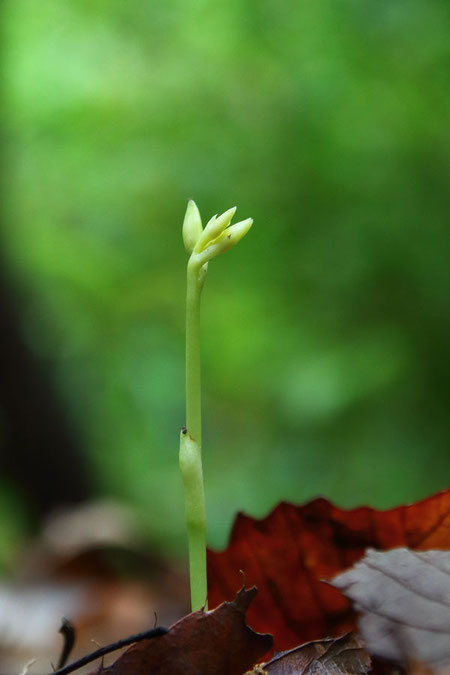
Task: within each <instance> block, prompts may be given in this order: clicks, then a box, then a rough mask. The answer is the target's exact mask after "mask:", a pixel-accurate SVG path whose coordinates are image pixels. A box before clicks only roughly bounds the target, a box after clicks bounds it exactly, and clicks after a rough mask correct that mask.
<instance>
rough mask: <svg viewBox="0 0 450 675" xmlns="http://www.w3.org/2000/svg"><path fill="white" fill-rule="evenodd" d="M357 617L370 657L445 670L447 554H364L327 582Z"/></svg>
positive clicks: (448, 653) (449, 608)
mask: <svg viewBox="0 0 450 675" xmlns="http://www.w3.org/2000/svg"><path fill="white" fill-rule="evenodd" d="M332 584H333V586H336V588H339V589H340V590H341V591H342V592H343V593H345V595H346V596H347V597H348V598H349V599H350V600H352V601H353V603H354V606H355V609H356V610H357V611H358V612H359V613H360V618H359V621H358V624H359V628H360V631H361V633H362V635H363V637H364V639H365V641H366V643H367V646H368V649H369V651H370V653H371V654H373V655H374V656H378V657H379V658H382V659H385V660H390V661H393V662H394V663H397V664H400V665H402V666H407V665H408V663H410V662H412V661H414V662H416V663H422V664H425V665H426V666H430V667H431V668H433V669H434V670H438V669H442V668H444V667H447V668H450V551H423V552H417V551H411V550H409V549H406V548H396V549H393V550H392V551H385V552H380V551H373V550H369V551H367V553H366V555H365V556H364V558H363V559H362V560H360V561H359V562H358V563H357V564H356V565H355V566H354V567H352V568H351V569H350V570H347V571H346V572H343V573H342V574H339V575H338V576H337V577H335V578H334V579H333V581H332Z"/></svg>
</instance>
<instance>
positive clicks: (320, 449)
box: [0, 0, 450, 555]
mask: <svg viewBox="0 0 450 675" xmlns="http://www.w3.org/2000/svg"><path fill="white" fill-rule="evenodd" d="M2 22H3V28H2V30H3V45H4V46H3V61H4V64H3V87H4V101H3V143H4V164H5V170H4V175H3V183H4V198H3V206H2V207H1V208H2V211H3V224H2V238H1V243H2V248H3V255H4V257H5V259H6V267H7V269H8V270H9V279H10V283H11V284H12V287H13V288H14V289H15V290H14V292H15V294H16V297H17V298H18V299H19V304H20V311H21V326H22V331H23V335H24V336H25V339H26V342H27V344H28V345H29V347H30V348H31V350H32V351H33V353H34V354H35V355H36V356H37V358H38V359H39V361H40V363H41V364H44V367H45V370H46V372H47V374H48V377H49V378H50V380H51V382H52V384H53V387H54V388H55V391H56V392H57V397H58V400H59V401H60V402H61V404H62V406H63V408H64V409H65V410H66V413H67V415H68V416H69V417H70V419H71V420H72V424H73V425H74V426H75V427H76V429H77V433H79V435H80V438H81V439H82V447H83V451H84V453H85V455H86V457H87V460H88V465H89V467H90V471H91V474H92V481H93V483H94V485H95V490H96V493H97V494H98V495H104V496H112V497H118V498H120V499H123V500H125V501H126V502H127V503H130V504H132V505H135V506H136V507H137V508H138V509H139V513H140V514H141V516H142V519H143V521H144V523H145V527H146V528H147V532H148V535H149V537H150V538H151V540H152V541H153V542H154V544H155V545H159V546H163V547H165V550H166V551H169V552H170V553H172V554H177V553H178V554H180V555H184V551H185V539H184V534H183V529H184V512H183V497H182V486H181V480H180V478H179V475H178V460H177V455H178V447H177V445H178V433H179V428H180V426H181V425H182V424H183V423H184V372H183V369H184V292H185V288H184V284H185V278H184V277H185V265H186V262H187V254H186V252H185V250H184V248H183V245H182V240H181V224H182V220H183V216H184V210H185V207H186V202H187V199H188V198H190V197H192V198H194V199H195V200H196V202H197V204H198V205H199V208H200V210H201V212H202V214H203V217H204V221H206V220H208V219H209V218H210V216H211V215H213V214H214V213H217V212H221V211H223V210H225V209H227V208H229V207H230V206H233V205H234V204H237V205H238V214H237V219H242V218H246V217H248V216H252V217H253V218H254V221H255V224H254V226H253V228H252V230H251V231H250V233H249V234H248V236H247V237H246V238H245V239H244V240H243V241H242V243H241V244H240V245H239V246H238V247H237V248H236V249H234V250H233V251H231V252H230V253H228V254H227V255H226V256H223V257H220V258H217V259H216V260H214V261H213V262H212V263H211V265H210V269H209V273H208V279H207V283H206V287H205V292H204V296H203V344H202V351H203V382H204V425H205V430H204V463H205V480H206V498H207V508H208V514H209V541H210V544H211V545H212V546H214V547H219V546H223V545H224V544H225V542H226V539H227V536H228V532H229V527H230V524H231V522H232V519H233V517H234V514H235V512H236V511H237V510H245V511H246V512H247V513H250V514H252V515H255V516H261V515H263V514H265V513H267V511H268V510H269V509H271V508H272V507H273V506H274V505H275V504H276V503H277V502H278V501H279V500H282V499H284V500H291V501H294V502H297V503H298V502H301V501H303V500H307V499H310V498H312V497H314V496H317V495H325V496H327V497H328V498H330V499H331V500H333V501H335V502H337V503H338V504H339V505H341V506H345V507H351V506H355V505H359V504H361V503H367V504H370V505H372V506H375V507H380V508H386V507H389V506H393V505H396V504H398V503H401V502H405V501H411V500H416V499H419V498H422V497H425V496H426V495H428V494H430V493H431V492H433V491H436V490H439V489H441V488H444V487H447V486H448V483H449V474H450V453H449V440H450V428H449V424H448V410H449V404H450V392H449V385H448V383H449V380H450V365H449V359H448V343H449V336H450V315H449V307H448V293H449V290H450V279H449V245H448V244H449V230H448V221H447V220H446V219H447V213H448V168H449V167H448V157H449V149H450V148H449V145H450V144H449V135H448V129H449V127H448V122H449V112H450V105H449V93H448V82H449V79H448V78H449V74H450V73H449V71H450V68H449V62H450V53H449V45H448V35H449V28H450V16H449V12H448V4H447V1H446V0H426V1H421V2H420V1H417V2H416V1H414V0H377V2H373V1H372V0H370V1H369V0H348V1H345V2H344V1H342V2H341V1H339V0H313V1H311V0H295V1H294V0H287V1H286V2H276V1H275V0H219V1H218V2H213V3H210V2H206V1H205V0H167V1H166V2H140V1H139V0H128V1H127V2H120V1H119V0H77V2H64V1H62V0H40V1H39V2H36V0H5V2H4V3H3V4H2ZM2 480H3V482H4V486H3V489H2V491H1V501H4V503H5V506H4V507H3V508H2V510H1V513H2V514H3V516H2V523H1V528H0V529H2V530H4V533H3V539H4V540H5V541H6V540H8V541H14V540H15V538H17V536H19V533H20V532H21V531H22V530H24V529H26V522H27V518H28V513H27V508H26V507H25V506H24V505H23V503H22V502H21V500H20V499H19V497H18V496H17V494H16V492H15V491H14V489H11V486H10V484H9V482H8V478H7V477H6V478H4V479H2ZM8 538H9V539H8Z"/></svg>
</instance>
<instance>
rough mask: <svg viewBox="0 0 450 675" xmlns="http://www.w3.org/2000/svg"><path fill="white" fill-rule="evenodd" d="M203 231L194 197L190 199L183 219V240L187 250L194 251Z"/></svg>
mask: <svg viewBox="0 0 450 675" xmlns="http://www.w3.org/2000/svg"><path fill="white" fill-rule="evenodd" d="M202 232H203V228H202V219H201V217H200V211H199V210H198V208H197V204H196V203H195V202H194V200H193V199H190V200H189V201H188V205H187V209H186V215H185V216H184V221H183V241H184V246H185V248H186V251H187V252H188V253H192V251H193V250H194V248H195V245H196V243H197V242H198V240H199V237H200V235H201V234H202Z"/></svg>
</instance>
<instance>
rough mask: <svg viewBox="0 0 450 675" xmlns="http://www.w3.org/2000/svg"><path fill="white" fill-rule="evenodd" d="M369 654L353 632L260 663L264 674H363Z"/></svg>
mask: <svg viewBox="0 0 450 675" xmlns="http://www.w3.org/2000/svg"><path fill="white" fill-rule="evenodd" d="M370 666H371V660H370V656H369V654H368V653H367V651H366V649H365V647H364V645H363V643H362V641H361V639H360V638H359V637H358V636H357V635H356V634H355V633H346V634H345V635H343V636H342V637H339V638H335V639H333V638H328V639H326V640H314V641H313V642H307V643H306V644H304V645H301V646H300V647H296V648H295V649H290V650H289V651H285V652H280V653H278V654H276V655H275V656H274V658H273V659H272V660H271V661H269V662H268V663H265V664H264V665H263V669H264V671H265V672H266V673H268V675H347V674H348V675H365V673H368V672H369V670H370Z"/></svg>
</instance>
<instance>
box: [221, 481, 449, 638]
mask: <svg viewBox="0 0 450 675" xmlns="http://www.w3.org/2000/svg"><path fill="white" fill-rule="evenodd" d="M396 546H408V547H409V548H413V549H418V550H428V549H432V548H450V490H447V491H445V492H440V493H438V494H436V495H433V496H432V497H429V498H428V499H425V500H423V501H420V502H417V503H416V504H411V505H408V506H400V507H398V508H395V509H390V510H388V511H377V510H375V509H371V508H369V507H361V508H357V509H352V510H349V511H346V510H344V509H340V508H338V507H336V506H334V505H333V504H331V503H330V502H328V501H327V500H326V499H315V500H314V501H312V502H310V503H309V504H304V505H301V506H295V505H294V504H288V503H285V502H282V503H281V504H279V505H278V506H277V507H276V508H275V509H274V510H273V511H272V512H271V513H270V514H269V515H268V516H267V517H266V518H263V519H262V520H257V519H254V518H250V517H248V516H245V515H242V514H240V515H238V517H237V518H236V521H235V523H234V527H233V531H232V534H231V539H230V543H229V546H228V548H227V549H226V550H225V551H223V552H221V553H216V552H213V551H209V552H208V590H209V593H208V597H209V600H210V602H211V604H212V605H213V606H214V605H217V604H219V602H222V601H223V600H224V599H230V598H233V597H234V591H235V589H236V588H238V587H239V584H240V578H241V573H240V570H242V571H243V572H244V574H245V578H246V580H247V583H248V584H255V585H256V586H257V587H258V589H259V592H258V597H257V598H256V600H255V602H254V603H253V604H252V606H251V608H250V610H249V612H248V621H249V623H250V625H251V626H253V628H254V629H255V630H258V631H261V632H267V633H272V634H273V635H274V636H275V646H276V648H277V649H290V648H292V647H295V646H296V645H298V644H299V643H302V642H306V641H307V640H315V639H320V638H323V637H324V636H326V635H332V636H336V635H342V633H343V632H345V631H348V630H353V629H354V628H355V626H356V617H355V612H354V610H353V608H352V606H351V603H350V602H349V601H348V600H347V599H346V598H345V597H343V596H342V595H341V594H340V593H339V592H338V591H337V590H336V589H334V588H332V587H331V586H329V585H327V584H324V583H323V582H322V579H331V578H332V577H333V576H334V575H336V574H337V573H338V572H341V571H343V570H345V569H347V568H348V567H350V566H351V565H353V564H354V563H355V562H357V561H358V560H360V559H361V558H362V556H363V555H364V552H365V550H366V549H367V548H368V547H370V548H376V549H380V550H386V549H390V548H394V547H396Z"/></svg>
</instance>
